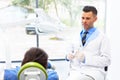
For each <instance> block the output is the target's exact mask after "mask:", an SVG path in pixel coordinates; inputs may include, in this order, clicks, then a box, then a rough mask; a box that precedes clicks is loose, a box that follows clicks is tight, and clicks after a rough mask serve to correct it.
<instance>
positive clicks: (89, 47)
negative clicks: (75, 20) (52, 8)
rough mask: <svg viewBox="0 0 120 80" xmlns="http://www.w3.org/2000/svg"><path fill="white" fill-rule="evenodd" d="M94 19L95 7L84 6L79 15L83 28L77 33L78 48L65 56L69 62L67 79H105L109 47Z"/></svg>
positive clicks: (108, 60) (109, 60) (109, 58)
mask: <svg viewBox="0 0 120 80" xmlns="http://www.w3.org/2000/svg"><path fill="white" fill-rule="evenodd" d="M96 20H97V9H96V8H95V7H94V6H84V8H83V13H82V16H81V21H82V25H83V30H81V32H80V33H79V35H78V37H79V47H80V49H79V48H78V49H77V50H73V51H72V52H71V53H68V54H67V56H66V59H67V60H68V61H69V62H70V72H69V76H68V78H67V80H105V77H106V73H107V68H108V66H109V65H110V64H111V55H110V53H111V48H110V42H109V39H108V38H107V37H106V35H105V34H104V33H102V32H100V30H98V29H97V28H96V27H95V26H94V22H95V21H96ZM76 40H77V39H76ZM73 53H74V54H73Z"/></svg>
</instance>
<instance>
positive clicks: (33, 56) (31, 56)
mask: <svg viewBox="0 0 120 80" xmlns="http://www.w3.org/2000/svg"><path fill="white" fill-rule="evenodd" d="M47 61H48V55H47V53H46V52H45V51H44V50H43V49H41V48H36V47H32V48H30V49H29V50H27V51H26V53H25V55H24V58H23V61H22V64H21V66H22V65H24V64H25V63H27V62H37V63H39V64H41V65H42V66H43V67H45V68H47Z"/></svg>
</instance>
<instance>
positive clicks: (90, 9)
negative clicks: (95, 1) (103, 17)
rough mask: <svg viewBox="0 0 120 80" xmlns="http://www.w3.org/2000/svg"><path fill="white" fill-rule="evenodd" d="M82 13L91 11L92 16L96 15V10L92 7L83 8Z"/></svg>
mask: <svg viewBox="0 0 120 80" xmlns="http://www.w3.org/2000/svg"><path fill="white" fill-rule="evenodd" d="M83 11H84V12H90V11H92V13H93V14H95V15H97V9H96V8H95V7H94V6H84V8H83Z"/></svg>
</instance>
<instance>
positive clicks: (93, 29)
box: [80, 27, 96, 42]
mask: <svg viewBox="0 0 120 80" xmlns="http://www.w3.org/2000/svg"><path fill="white" fill-rule="evenodd" d="M95 30H96V28H95V27H92V28H90V29H89V30H88V33H87V36H86V42H87V40H88V38H89V37H90V36H91V35H92V33H93V32H94V31H95ZM84 32H85V30H82V31H81V33H80V37H81V39H82V36H83V33H84Z"/></svg>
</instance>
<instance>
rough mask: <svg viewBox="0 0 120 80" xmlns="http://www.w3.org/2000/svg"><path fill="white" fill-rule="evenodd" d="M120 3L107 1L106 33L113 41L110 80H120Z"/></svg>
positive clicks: (114, 0) (117, 0) (113, 0)
mask: <svg viewBox="0 0 120 80" xmlns="http://www.w3.org/2000/svg"><path fill="white" fill-rule="evenodd" d="M119 7H120V3H119V0H107V22H106V26H107V28H106V31H107V34H108V35H109V37H110V41H111V48H112V53H111V57H112V58H111V59H112V63H111V66H110V67H109V72H108V78H109V80H120V74H119V73H120V62H119V61H120V47H119V44H120V42H119V41H120V36H119V34H120V30H119V28H120V25H119V23H120V20H119V19H120V9H119Z"/></svg>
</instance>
